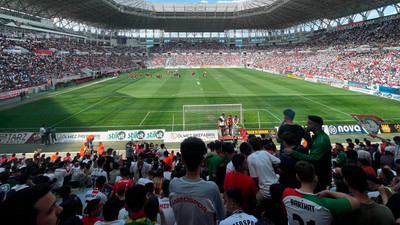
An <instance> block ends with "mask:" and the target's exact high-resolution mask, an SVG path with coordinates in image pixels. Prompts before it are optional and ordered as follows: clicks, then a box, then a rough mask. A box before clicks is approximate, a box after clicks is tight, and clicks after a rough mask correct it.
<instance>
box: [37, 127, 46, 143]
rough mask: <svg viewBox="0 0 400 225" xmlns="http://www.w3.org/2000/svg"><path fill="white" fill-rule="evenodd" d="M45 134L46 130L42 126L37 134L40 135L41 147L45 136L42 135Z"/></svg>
mask: <svg viewBox="0 0 400 225" xmlns="http://www.w3.org/2000/svg"><path fill="white" fill-rule="evenodd" d="M45 133H46V128H44V124H43V125H42V127H40V129H39V134H40V138H41V143H40V144H41V145H44V140H45V136H44V134H45Z"/></svg>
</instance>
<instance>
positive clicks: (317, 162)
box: [285, 116, 332, 192]
mask: <svg viewBox="0 0 400 225" xmlns="http://www.w3.org/2000/svg"><path fill="white" fill-rule="evenodd" d="M322 125H323V120H322V118H321V117H319V116H308V122H307V129H306V132H310V131H311V132H313V134H314V136H313V137H312V139H311V140H310V141H307V143H310V145H311V147H310V154H309V155H306V154H303V153H300V152H297V151H293V149H292V148H286V149H285V153H286V154H288V155H291V156H293V157H295V158H297V159H301V160H307V161H309V162H311V163H313V164H314V167H315V171H316V174H317V176H318V177H319V179H318V185H317V187H316V189H315V192H319V191H322V190H325V189H326V188H327V186H329V185H330V183H331V177H332V176H331V167H332V164H331V148H332V146H331V141H330V139H329V137H328V135H327V134H326V133H325V132H324V131H323V130H322Z"/></svg>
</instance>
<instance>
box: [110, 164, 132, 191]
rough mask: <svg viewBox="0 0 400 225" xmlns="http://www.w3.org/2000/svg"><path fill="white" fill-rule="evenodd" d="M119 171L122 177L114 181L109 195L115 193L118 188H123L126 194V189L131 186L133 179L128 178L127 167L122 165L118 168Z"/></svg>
mask: <svg viewBox="0 0 400 225" xmlns="http://www.w3.org/2000/svg"><path fill="white" fill-rule="evenodd" d="M120 173H121V176H122V179H121V180H119V181H117V182H115V184H114V187H113V189H112V191H111V197H112V196H114V195H115V193H117V192H118V191H119V190H122V189H123V190H124V193H125V194H126V191H127V190H128V189H129V188H131V187H132V186H133V180H132V179H129V174H130V173H129V169H128V168H126V167H123V168H121V169H120Z"/></svg>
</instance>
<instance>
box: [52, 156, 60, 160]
mask: <svg viewBox="0 0 400 225" xmlns="http://www.w3.org/2000/svg"><path fill="white" fill-rule="evenodd" d="M58 156H59V155H52V156H51V160H53V161H54V160H56V159H57V158H58Z"/></svg>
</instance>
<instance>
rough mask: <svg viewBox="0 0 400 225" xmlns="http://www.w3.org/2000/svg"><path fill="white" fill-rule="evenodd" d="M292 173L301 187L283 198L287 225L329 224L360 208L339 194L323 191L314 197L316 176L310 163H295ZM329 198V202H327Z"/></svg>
mask: <svg viewBox="0 0 400 225" xmlns="http://www.w3.org/2000/svg"><path fill="white" fill-rule="evenodd" d="M295 170H296V176H297V178H298V179H299V181H300V183H301V187H300V189H298V190H295V189H292V188H286V189H285V191H284V192H283V197H282V200H283V203H284V212H285V213H286V214H287V217H288V222H289V224H297V223H300V224H304V223H309V221H312V222H311V223H313V224H321V225H322V224H331V223H332V221H333V219H334V218H336V217H339V216H338V215H339V214H343V213H347V212H351V211H354V210H356V209H358V208H359V207H360V202H359V201H358V200H357V199H356V198H354V197H351V196H349V195H346V194H343V193H340V192H332V191H327V190H325V191H322V192H320V193H318V194H317V195H314V194H313V193H314V191H315V189H316V187H317V185H318V184H317V182H318V176H317V175H316V173H315V172H316V171H315V170H314V166H313V165H312V164H311V163H309V162H307V161H298V162H297V163H296V168H295ZM328 196H331V197H332V198H327V197H328ZM296 221H297V222H296Z"/></svg>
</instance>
